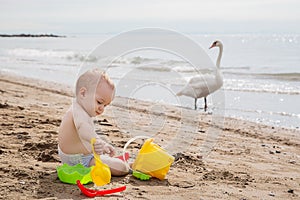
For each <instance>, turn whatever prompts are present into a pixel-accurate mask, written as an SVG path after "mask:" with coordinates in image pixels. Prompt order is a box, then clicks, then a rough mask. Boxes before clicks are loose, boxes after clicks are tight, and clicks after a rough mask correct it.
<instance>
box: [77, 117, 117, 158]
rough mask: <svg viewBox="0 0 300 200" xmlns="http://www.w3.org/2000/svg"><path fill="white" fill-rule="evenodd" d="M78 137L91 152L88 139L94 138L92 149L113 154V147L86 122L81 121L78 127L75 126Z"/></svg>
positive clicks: (99, 152)
mask: <svg viewBox="0 0 300 200" xmlns="http://www.w3.org/2000/svg"><path fill="white" fill-rule="evenodd" d="M77 131H78V134H79V137H80V138H81V139H82V140H83V144H84V146H85V148H87V150H88V151H89V152H92V149H91V145H90V141H91V139H92V138H96V142H95V144H94V149H95V152H96V153H97V154H100V155H102V154H109V155H110V156H114V154H115V149H114V148H113V147H112V146H111V145H110V144H108V143H106V142H105V141H103V140H102V139H101V138H100V137H99V136H98V135H97V134H96V133H95V130H94V126H93V125H92V124H90V123H88V122H83V123H82V124H81V125H80V126H79V127H78V128H77Z"/></svg>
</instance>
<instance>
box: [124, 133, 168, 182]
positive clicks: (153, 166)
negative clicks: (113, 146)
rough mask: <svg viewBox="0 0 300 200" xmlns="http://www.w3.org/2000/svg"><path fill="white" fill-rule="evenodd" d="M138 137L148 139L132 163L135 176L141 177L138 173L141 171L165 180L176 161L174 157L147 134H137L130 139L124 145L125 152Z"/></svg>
mask: <svg viewBox="0 0 300 200" xmlns="http://www.w3.org/2000/svg"><path fill="white" fill-rule="evenodd" d="M138 138H147V140H146V141H145V142H144V144H143V146H142V148H141V149H140V151H139V153H138V155H137V157H136V159H135V161H134V163H133V165H132V170H133V173H132V174H133V175H134V176H135V177H137V178H140V175H139V174H138V173H136V172H139V173H144V174H145V175H150V176H152V177H156V178H158V179H160V180H163V179H164V178H165V176H166V175H167V173H168V171H169V169H170V166H171V164H172V163H173V162H174V157H173V156H171V155H169V154H168V153H167V152H166V151H165V150H164V149H163V148H161V147H160V146H159V145H157V144H155V143H154V142H153V141H154V139H153V138H149V137H145V136H137V137H135V138H132V139H131V140H129V141H128V142H127V143H126V144H125V146H124V150H123V153H124V152H125V149H126V148H127V146H128V145H129V144H130V143H131V142H132V141H134V140H136V139H138ZM143 178H145V177H143ZM141 180H142V179H141ZM146 180H147V179H146ZM148 180H149V179H148Z"/></svg>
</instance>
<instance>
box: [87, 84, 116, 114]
mask: <svg viewBox="0 0 300 200" xmlns="http://www.w3.org/2000/svg"><path fill="white" fill-rule="evenodd" d="M114 92H115V91H114V90H113V89H112V88H111V86H109V85H108V83H107V82H106V81H104V80H101V81H100V83H99V84H98V86H97V88H96V91H95V93H93V91H89V94H88V95H87V96H86V98H85V99H84V100H83V101H82V106H83V107H84V109H85V110H86V112H87V113H88V114H89V115H90V116H91V117H95V116H97V115H101V114H102V113H103V112H104V108H105V107H106V106H107V105H109V104H110V103H111V101H112V100H113V98H114Z"/></svg>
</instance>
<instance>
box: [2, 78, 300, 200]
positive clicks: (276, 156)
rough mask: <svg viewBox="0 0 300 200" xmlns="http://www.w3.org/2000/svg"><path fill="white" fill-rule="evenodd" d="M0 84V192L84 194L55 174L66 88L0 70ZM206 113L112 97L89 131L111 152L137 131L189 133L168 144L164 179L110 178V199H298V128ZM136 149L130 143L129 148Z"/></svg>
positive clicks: (10, 195)
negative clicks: (118, 189)
mask: <svg viewBox="0 0 300 200" xmlns="http://www.w3.org/2000/svg"><path fill="white" fill-rule="evenodd" d="M0 85H1V88H0V94H1V97H0V116H1V129H0V130H1V131H0V134H1V141H0V157H1V159H0V177H1V183H0V198H1V199H85V198H87V197H85V196H84V195H82V194H81V192H80V190H79V189H78V188H77V186H76V185H69V184H64V183H61V182H60V181H59V179H58V178H57V174H56V167H57V166H59V165H60V161H59V158H58V155H57V135H58V127H59V125H60V122H61V118H62V116H63V114H64V113H65V112H66V110H67V109H68V108H69V106H70V104H71V98H72V92H71V89H70V88H66V87H64V86H62V85H57V84H53V83H46V82H39V81H36V80H32V79H25V78H20V77H15V76H10V75H7V74H5V75H4V74H0ZM129 101H130V102H131V103H130V104H128V102H129ZM157 107H158V108H157ZM162 107H163V110H162V109H161V108H162ZM195 116H197V117H196V118H195ZM213 117H214V115H211V114H206V113H203V111H194V110H189V109H183V108H178V107H174V106H167V105H163V106H161V105H160V107H159V106H158V105H156V106H153V103H150V102H143V101H136V100H128V99H125V98H120V97H117V98H116V99H115V101H114V103H113V104H112V105H111V106H109V107H108V108H107V110H106V111H105V113H104V115H102V116H100V117H98V118H97V119H95V125H96V130H97V133H98V134H100V135H101V136H102V137H103V138H104V139H106V140H107V141H108V142H110V143H112V144H113V145H114V146H115V147H116V149H117V150H118V151H119V152H121V151H122V148H123V147H124V144H125V143H126V142H127V141H128V140H129V139H130V138H131V137H133V136H134V135H137V134H138V133H139V134H141V135H152V134H153V133H152V132H153V131H155V132H156V134H155V135H154V136H155V138H156V141H157V143H158V144H161V145H164V144H167V143H168V142H169V141H171V140H172V139H173V138H176V140H179V141H180V138H182V140H184V138H190V139H189V140H188V141H187V142H186V143H185V142H179V144H178V145H179V146H177V147H176V145H174V148H173V149H172V154H174V153H177V154H176V155H177V157H176V160H175V162H174V163H173V165H172V166H171V169H170V171H169V173H168V174H167V176H166V179H165V180H163V181H160V180H158V179H155V178H152V179H151V180H150V181H140V180H137V179H136V178H134V177H132V176H131V175H127V176H124V177H113V178H112V181H111V182H112V183H111V184H112V185H126V186H127V189H126V191H124V192H122V193H120V194H115V195H112V196H111V197H110V198H111V199H299V198H300V131H299V130H293V129H285V128H280V127H271V126H266V125H261V124H256V123H252V122H247V121H242V120H236V119H232V118H225V119H224V121H222V122H223V124H218V123H216V120H215V119H213ZM128 119H130V122H132V123H129V122H128ZM149 119H150V120H149ZM162 121H163V122H164V123H163V124H161V122H162ZM217 121H218V120H217ZM150 122H151V124H150V125H149V123H150ZM149 127H150V128H149ZM212 133H215V134H212ZM211 134H212V135H211ZM174 144H175V143H174ZM180 145H182V148H178V147H181V146H180ZM210 145H211V146H210ZM139 147H140V145H139V144H138V143H134V144H133V145H131V149H130V151H132V152H134V151H135V152H136V151H138V148H139ZM175 147H176V148H175ZM205 147H206V148H205ZM170 148H171V147H170ZM201 149H204V150H207V153H208V154H205V153H203V152H204V150H203V152H201ZM180 150H182V151H180ZM92 186H93V184H89V185H87V186H86V187H92Z"/></svg>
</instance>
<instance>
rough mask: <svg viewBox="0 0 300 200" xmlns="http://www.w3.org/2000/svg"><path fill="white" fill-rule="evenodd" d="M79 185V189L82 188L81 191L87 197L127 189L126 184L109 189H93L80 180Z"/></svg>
mask: <svg viewBox="0 0 300 200" xmlns="http://www.w3.org/2000/svg"><path fill="white" fill-rule="evenodd" d="M77 186H78V187H79V189H80V190H81V192H82V193H83V194H84V195H86V196H87V197H91V198H93V197H96V196H104V195H107V194H113V193H116V192H122V191H124V190H125V189H126V186H122V187H118V188H114V189H108V190H92V189H89V188H85V187H84V186H83V185H82V184H81V182H80V181H79V180H78V181H77Z"/></svg>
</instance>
